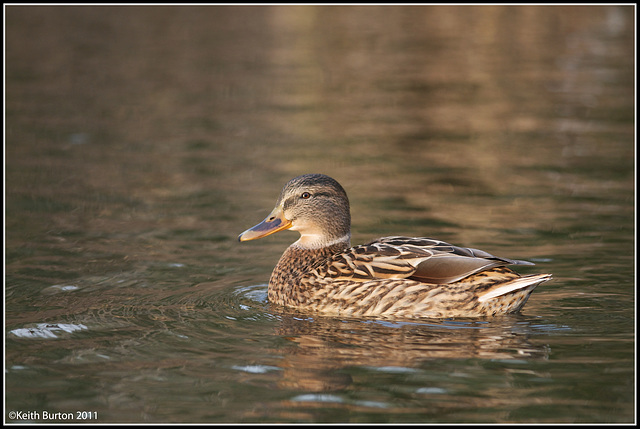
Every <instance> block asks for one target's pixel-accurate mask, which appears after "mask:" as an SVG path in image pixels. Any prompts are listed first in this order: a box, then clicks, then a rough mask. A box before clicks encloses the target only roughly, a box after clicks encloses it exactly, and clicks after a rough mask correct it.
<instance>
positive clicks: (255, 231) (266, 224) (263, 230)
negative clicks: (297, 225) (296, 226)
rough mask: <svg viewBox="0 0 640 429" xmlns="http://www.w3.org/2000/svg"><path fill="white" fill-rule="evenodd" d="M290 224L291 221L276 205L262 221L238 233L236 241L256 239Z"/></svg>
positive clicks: (286, 227) (285, 227)
mask: <svg viewBox="0 0 640 429" xmlns="http://www.w3.org/2000/svg"><path fill="white" fill-rule="evenodd" d="M291 226H292V225H291V221H290V220H288V219H287V218H285V217H284V213H282V209H280V207H276V208H275V209H273V211H272V212H271V213H269V216H267V217H266V218H265V219H264V220H263V221H262V222H260V223H259V224H257V225H256V226H254V227H253V228H249V229H248V230H246V231H245V232H243V233H242V234H240V235H239V236H238V241H249V240H256V239H258V238H262V237H266V236H267V235H271V234H274V233H276V232H278V231H282V230H284V229H289V228H291Z"/></svg>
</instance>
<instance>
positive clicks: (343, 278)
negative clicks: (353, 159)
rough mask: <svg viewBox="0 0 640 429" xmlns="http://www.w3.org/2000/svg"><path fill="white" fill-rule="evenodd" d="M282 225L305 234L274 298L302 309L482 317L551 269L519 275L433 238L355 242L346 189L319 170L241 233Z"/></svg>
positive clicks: (291, 186)
mask: <svg viewBox="0 0 640 429" xmlns="http://www.w3.org/2000/svg"><path fill="white" fill-rule="evenodd" d="M284 229H291V230H295V231H299V232H300V234H301V237H300V239H299V240H298V241H296V242H295V243H293V244H292V245H291V246H290V247H289V248H288V249H287V250H286V251H285V252H284V254H283V255H282V257H281V258H280V261H279V262H278V264H277V265H276V267H275V269H274V270H273V273H272V275H271V279H270V280H269V288H268V297H269V301H271V302H273V303H275V304H279V305H285V306H290V307H295V308H298V309H302V310H311V311H318V312H321V313H324V314H330V315H338V316H356V317H369V316H371V317H393V318H446V317H479V316H493V315H498V314H506V313H514V312H517V311H519V310H520V309H521V308H522V306H524V304H525V303H526V302H527V299H528V298H529V295H530V294H531V292H532V291H533V289H534V288H535V287H536V286H537V285H538V284H540V283H542V282H544V281H547V280H549V279H550V278H551V275H550V274H535V275H528V276H520V275H519V274H517V273H516V272H514V271H512V270H511V269H509V268H507V267H506V265H533V264H532V263H530V262H525V261H516V260H511V259H506V258H499V257H496V256H493V255H491V254H489V253H487V252H484V251H482V250H478V249H471V248H464V247H457V246H453V245H451V244H448V243H445V242H443V241H439V240H434V239H429V238H414V237H385V238H380V239H378V240H376V241H373V242H371V243H368V244H364V245H360V246H355V247H350V244H349V243H350V235H351V233H350V229H351V216H350V212H349V200H348V198H347V194H346V192H345V191H344V189H343V188H342V186H340V184H339V183H338V182H336V181H335V180H333V179H332V178H330V177H328V176H325V175H321V174H307V175H303V176H299V177H296V178H294V179H292V180H291V181H289V182H288V183H287V184H286V185H285V186H284V188H283V190H282V192H281V194H280V197H279V198H278V201H277V203H276V207H275V208H274V210H273V211H272V212H271V213H270V214H269V216H267V218H266V219H265V220H264V221H263V222H261V223H260V224H258V225H256V226H254V227H253V228H250V229H248V230H246V231H245V232H243V233H242V234H240V236H239V240H240V241H247V240H254V239H257V238H261V237H264V236H266V235H269V234H272V233H274V232H278V231H281V230H284Z"/></svg>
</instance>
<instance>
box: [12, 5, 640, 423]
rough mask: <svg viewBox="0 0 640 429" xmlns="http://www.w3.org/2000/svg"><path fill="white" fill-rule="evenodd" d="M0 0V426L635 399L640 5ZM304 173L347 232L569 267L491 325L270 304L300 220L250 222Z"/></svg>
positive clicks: (569, 415)
mask: <svg viewBox="0 0 640 429" xmlns="http://www.w3.org/2000/svg"><path fill="white" fill-rule="evenodd" d="M5 13H6V16H5V19H6V27H5V34H6V50H5V61H6V65H5V72H6V77H5V91H6V92H5V105H6V112H5V119H6V128H5V156H6V158H5V203H6V205H5V297H4V299H5V378H6V381H5V422H9V423H15V422H25V421H26V420H24V419H23V418H21V415H20V414H15V412H22V413H25V412H29V411H35V412H37V413H39V414H38V415H32V417H31V418H28V419H27V420H31V421H38V422H42V421H44V420H43V419H44V417H43V413H44V412H45V411H46V412H49V413H56V412H64V413H73V414H72V416H71V417H69V416H66V417H63V416H62V415H60V416H59V417H58V419H57V420H56V421H67V422H71V421H73V422H98V423H108V422H134V423H138V422H213V423H221V422H245V423H246V422H351V423H364V422H381V423H384V422H398V423H402V422H516V423H531V422H543V423H551V422H560V423H569V422H617V423H630V422H634V421H635V403H636V399H635V394H636V374H635V370H634V368H635V314H636V313H635V288H634V280H635V265H634V261H635V257H634V256H635V255H634V249H635V247H634V244H635V241H634V239H635V224H634V216H635V211H634V209H635V187H634V185H635V164H634V162H635V161H634V160H635V141H634V136H635V134H634V131H635V113H634V94H635V87H634V85H635V77H634V67H635V64H634V55H635V35H634V31H635V7H633V6H593V7H590V6H457V7H456V6H416V7H409V6H386V7H379V6H366V7H365V6H358V7H346V6H264V7H253V6H252V7H249V6H244V7H239V6H226V7H223V6H209V7H195V6H191V7H178V6H175V7H161V6H156V7H133V6H129V7H98V6H85V7H74V6H67V7H46V6H37V7H25V6H6V7H5ZM310 172H321V173H325V174H328V175H330V176H332V177H334V178H336V179H337V180H338V181H340V182H341V183H342V185H343V186H344V187H345V189H346V190H347V192H348V194H349V196H350V199H351V204H352V217H353V240H352V242H353V243H354V244H359V243H362V242H365V241H367V240H371V239H374V238H377V237H380V236H385V235H410V236H411V235H412V236H427V237H433V238H438V239H442V240H446V241H449V242H451V243H454V244H457V245H462V246H470V247H476V248H481V249H484V250H486V251H488V252H491V253H494V254H496V255H500V256H505V257H510V258H516V259H528V260H531V261H533V262H536V264H537V265H536V266H535V267H523V268H522V269H521V270H520V271H521V272H526V273H534V272H548V273H553V275H554V280H553V281H551V282H549V283H545V284H543V285H542V286H540V287H539V288H538V289H537V290H536V291H535V292H534V294H533V295H532V297H531V298H530V299H529V302H528V303H527V305H526V306H525V307H524V309H523V311H522V312H521V314H517V315H510V316H505V317H498V318H492V319H481V320H425V321H424V322H423V323H405V322H402V321H398V322H388V321H387V322H381V321H376V320H344V319H331V318H324V317H318V316H312V315H309V314H304V313H296V312H291V311H287V310H285V309H282V308H277V307H273V306H271V305H270V304H269V303H268V302H267V299H266V282H267V281H268V278H269V274H270V272H271V269H272V268H273V266H274V265H275V263H276V261H277V260H278V258H279V256H280V254H281V253H282V251H283V250H284V249H285V248H286V246H287V245H288V244H289V243H291V242H292V241H294V240H295V239H296V234H295V233H291V232H283V233H280V234H277V235H275V236H272V237H269V238H267V239H263V240H259V241H256V242H251V243H243V244H239V243H238V242H237V241H236V237H237V235H238V234H239V233H240V232H241V231H243V230H245V229H246V228H248V227H250V226H252V225H254V224H256V223H257V222H258V221H260V220H261V219H263V217H264V216H265V215H266V214H267V213H268V212H269V211H270V210H271V209H272V208H273V204H274V203H275V199H276V197H277V195H278V193H279V192H280V189H281V187H282V185H283V184H284V183H285V182H286V181H287V180H289V179H290V178H292V177H294V176H296V175H299V174H303V173H310ZM82 411H87V412H89V413H90V414H84V415H83V414H75V413H77V412H82ZM12 412H13V414H12Z"/></svg>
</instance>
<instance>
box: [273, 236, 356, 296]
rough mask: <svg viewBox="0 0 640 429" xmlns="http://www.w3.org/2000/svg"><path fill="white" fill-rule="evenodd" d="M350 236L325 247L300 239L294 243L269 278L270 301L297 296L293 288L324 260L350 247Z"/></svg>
mask: <svg viewBox="0 0 640 429" xmlns="http://www.w3.org/2000/svg"><path fill="white" fill-rule="evenodd" d="M349 239H350V237H348V236H346V237H344V238H343V239H340V240H335V241H334V242H329V243H327V244H328V245H325V246H323V247H306V246H303V245H301V244H300V241H296V242H295V243H293V244H292V245H291V246H289V248H288V249H287V250H285V252H284V253H283V254H282V256H281V257H280V261H278V264H277V265H276V267H275V268H274V269H273V272H272V273H271V278H270V279H269V291H268V295H269V301H271V302H273V303H276V304H281V305H282V304H284V305H287V304H291V303H288V302H286V301H287V300H289V299H292V298H293V297H295V296H296V294H295V293H292V292H293V291H292V289H293V288H296V287H297V286H299V285H300V281H301V279H302V278H304V277H305V276H306V275H308V274H309V272H310V271H312V270H313V269H314V268H316V267H317V266H318V265H319V264H321V263H322V262H323V261H325V260H327V259H328V258H329V257H331V256H332V255H334V254H336V253H338V252H340V251H342V250H345V249H347V248H348V247H349V245H350V244H349V243H350V240H349Z"/></svg>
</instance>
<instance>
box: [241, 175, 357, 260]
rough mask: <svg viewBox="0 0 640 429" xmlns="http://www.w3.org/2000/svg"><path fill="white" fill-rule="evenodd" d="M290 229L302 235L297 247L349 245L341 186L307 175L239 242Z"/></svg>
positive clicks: (346, 201)
mask: <svg viewBox="0 0 640 429" xmlns="http://www.w3.org/2000/svg"><path fill="white" fill-rule="evenodd" d="M285 229H290V230H292V231H298V232H299V233H300V239H299V240H298V241H297V242H296V243H295V244H296V245H297V246H300V247H306V248H319V247H326V246H330V245H333V244H335V243H339V242H342V241H346V242H349V240H350V235H351V214H350V213H349V199H348V198H347V193H346V192H345V191H344V189H343V188H342V186H340V184H339V183H338V182H336V181H335V180H334V179H332V178H331V177H329V176H325V175H324V174H305V175H303V176H298V177H296V178H294V179H291V180H290V181H289V182H288V183H287V184H286V185H284V188H282V192H281V193H280V197H279V198H278V201H277V202H276V207H275V208H274V209H273V211H272V212H271V213H269V216H267V217H266V218H265V219H264V220H263V221H262V222H260V223H259V224H258V225H256V226H254V227H253V228H249V229H248V230H246V231H245V232H243V233H242V234H240V236H239V237H238V240H240V241H249V240H255V239H258V238H262V237H266V236H267V235H270V234H273V233H276V232H278V231H282V230H285Z"/></svg>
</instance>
